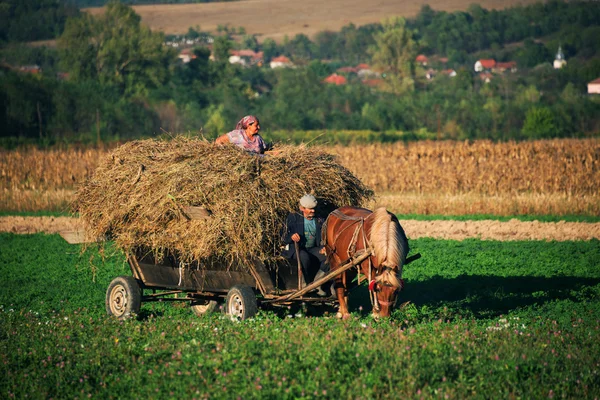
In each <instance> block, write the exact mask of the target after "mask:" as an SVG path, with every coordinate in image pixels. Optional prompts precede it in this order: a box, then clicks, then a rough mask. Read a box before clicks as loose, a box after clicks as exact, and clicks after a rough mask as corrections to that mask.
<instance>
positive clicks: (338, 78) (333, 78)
mask: <svg viewBox="0 0 600 400" xmlns="http://www.w3.org/2000/svg"><path fill="white" fill-rule="evenodd" d="M323 82H325V83H331V84H333V85H345V84H346V83H348V81H347V80H346V78H345V77H343V76H342V75H338V74H335V73H333V74H331V75H329V76H328V77H327V78H325V79H323Z"/></svg>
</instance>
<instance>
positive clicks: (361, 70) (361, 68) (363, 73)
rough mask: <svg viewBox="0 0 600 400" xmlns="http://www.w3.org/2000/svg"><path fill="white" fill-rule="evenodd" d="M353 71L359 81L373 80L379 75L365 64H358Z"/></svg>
mask: <svg viewBox="0 0 600 400" xmlns="http://www.w3.org/2000/svg"><path fill="white" fill-rule="evenodd" d="M355 69H356V75H358V77H359V78H360V79H367V78H375V77H378V76H379V75H380V74H379V72H376V71H373V70H372V69H371V67H370V66H369V65H367V64H358V65H357V66H356V68H355Z"/></svg>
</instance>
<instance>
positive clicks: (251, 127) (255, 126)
mask: <svg viewBox="0 0 600 400" xmlns="http://www.w3.org/2000/svg"><path fill="white" fill-rule="evenodd" d="M258 131H260V124H259V123H258V121H255V122H251V123H250V124H248V127H247V128H246V135H248V137H252V136H254V135H256V134H257V133H258Z"/></svg>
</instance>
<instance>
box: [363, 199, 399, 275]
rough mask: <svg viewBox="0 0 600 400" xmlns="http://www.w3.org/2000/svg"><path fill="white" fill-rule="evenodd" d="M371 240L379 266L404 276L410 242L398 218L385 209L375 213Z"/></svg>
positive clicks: (382, 208) (381, 208)
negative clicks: (403, 270)
mask: <svg viewBox="0 0 600 400" xmlns="http://www.w3.org/2000/svg"><path fill="white" fill-rule="evenodd" d="M373 214H374V220H373V225H372V226H371V234H370V236H371V237H370V240H371V244H372V246H373V250H374V251H375V256H376V257H377V260H378V261H379V265H381V266H384V267H389V268H394V269H397V273H398V274H399V275H400V276H401V275H402V266H403V265H404V263H405V262H406V256H407V255H408V240H407V238H406V234H405V233H404V229H402V227H401V226H400V223H399V222H398V218H396V216H395V215H393V214H391V213H389V212H388V211H387V210H386V209H385V208H384V207H380V208H378V209H376V210H375V211H374V213H373Z"/></svg>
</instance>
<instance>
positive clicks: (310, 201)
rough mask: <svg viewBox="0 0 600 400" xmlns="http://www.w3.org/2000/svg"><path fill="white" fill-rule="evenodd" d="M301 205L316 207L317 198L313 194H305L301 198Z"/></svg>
mask: <svg viewBox="0 0 600 400" xmlns="http://www.w3.org/2000/svg"><path fill="white" fill-rule="evenodd" d="M300 205H301V206H302V207H304V208H315V207H316V206H317V199H315V196H313V195H312V194H305V195H304V196H302V198H301V199H300Z"/></svg>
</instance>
